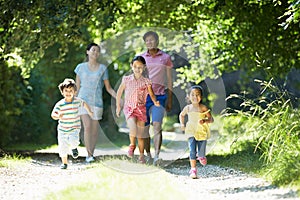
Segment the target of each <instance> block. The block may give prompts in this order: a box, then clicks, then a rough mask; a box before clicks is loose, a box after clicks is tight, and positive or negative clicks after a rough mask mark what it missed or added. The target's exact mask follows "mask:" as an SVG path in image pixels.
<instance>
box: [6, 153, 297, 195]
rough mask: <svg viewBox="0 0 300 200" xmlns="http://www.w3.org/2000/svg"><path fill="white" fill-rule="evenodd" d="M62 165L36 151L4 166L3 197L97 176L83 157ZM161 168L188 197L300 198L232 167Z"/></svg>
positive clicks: (41, 191) (36, 192)
mask: <svg viewBox="0 0 300 200" xmlns="http://www.w3.org/2000/svg"><path fill="white" fill-rule="evenodd" d="M97 159H98V160H99V159H100V157H98V158H97ZM59 165H60V160H59V158H58V156H57V155H56V154H36V155H33V156H32V160H31V161H30V162H28V163H25V164H24V165H20V166H11V167H9V168H4V167H1V168H0V185H1V187H0V199H1V200H2V199H3V200H7V199H9V200H14V199H16V200H21V199H26V200H27V199H31V200H35V199H37V200H40V199H42V198H43V197H44V196H45V195H46V194H47V193H49V192H52V191H58V190H61V189H63V188H65V187H67V186H68V185H71V184H74V183H76V182H80V180H83V178H84V179H87V177H92V176H93V174H92V173H91V170H90V169H89V168H87V166H88V165H87V164H84V158H83V157H81V158H80V159H78V160H73V161H72V164H70V167H69V168H68V170H61V169H59ZM161 170H165V171H167V172H169V173H170V176H172V177H173V180H174V182H176V183H177V185H179V186H180V187H181V189H184V190H185V191H187V199H200V198H201V199H202V198H203V199H204V198H205V199H209V200H211V199H218V200H220V199H230V200H235V199H255V200H260V199H270V200H273V199H274V200H276V199H288V200H296V199H299V198H297V196H296V193H295V192H294V191H292V190H290V189H281V188H276V187H274V186H272V185H270V184H269V183H268V182H266V181H264V180H262V179H260V178H255V177H252V176H249V175H247V174H244V173H242V172H239V171H236V170H233V169H229V168H221V167H218V166H214V165H207V166H206V167H198V171H199V175H200V178H199V179H190V178H189V177H188V176H187V174H188V170H189V166H188V161H187V160H186V159H183V160H177V161H175V162H172V163H171V164H169V165H166V166H164V167H161ZM188 194H189V195H188Z"/></svg>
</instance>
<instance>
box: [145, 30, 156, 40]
mask: <svg viewBox="0 0 300 200" xmlns="http://www.w3.org/2000/svg"><path fill="white" fill-rule="evenodd" d="M150 35H152V36H153V37H154V38H155V40H156V41H157V42H158V40H159V37H158V34H157V33H156V32H154V31H148V32H147V33H145V34H144V36H143V40H144V41H146V38H147V37H148V36H150Z"/></svg>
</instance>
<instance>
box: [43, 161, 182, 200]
mask: <svg viewBox="0 0 300 200" xmlns="http://www.w3.org/2000/svg"><path fill="white" fill-rule="evenodd" d="M105 165H107V166H105ZM108 166H111V167H108ZM113 168H115V169H113ZM121 168H122V169H128V168H130V169H135V170H136V172H138V173H137V174H132V173H126V170H125V171H123V172H122V170H116V169H121ZM88 170H90V174H91V176H90V177H86V179H85V180H83V181H82V182H80V183H75V184H74V185H73V186H69V187H67V188H66V189H63V190H61V191H58V192H55V193H51V194H49V195H48V196H47V197H46V198H45V199H46V200H53V199H60V200H64V199H66V200H69V199H74V200H76V199H105V200H110V199H122V200H123V199H124V200H126V199H130V200H131V199H139V200H142V199H157V198H158V195H159V199H175V200H176V199H184V198H185V194H184V193H183V191H180V188H179V186H178V185H176V183H174V182H173V181H172V177H171V175H170V174H168V173H167V172H165V171H163V170H158V168H154V167H151V166H147V165H140V164H135V163H130V162H128V161H122V160H107V161H104V164H100V163H96V164H93V168H91V169H88ZM143 172H146V173H143ZM147 172H148V173H147Z"/></svg>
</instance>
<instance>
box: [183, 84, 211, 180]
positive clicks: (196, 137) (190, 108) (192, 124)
mask: <svg viewBox="0 0 300 200" xmlns="http://www.w3.org/2000/svg"><path fill="white" fill-rule="evenodd" d="M202 95H203V89H202V88H201V87H200V86H198V85H195V86H192V87H191V88H190V89H189V94H188V100H189V102H190V104H188V105H186V106H185V107H184V108H183V110H182V111H181V113H180V114H179V121H180V125H181V129H182V130H183V131H185V134H186V135H187V136H188V145H189V150H190V165H191V170H190V177H191V178H197V168H196V164H197V162H196V160H199V162H200V164H201V165H203V166H205V165H206V164H207V159H206V156H205V154H206V143H207V139H208V138H209V137H210V130H209V125H208V123H212V122H213V121H214V119H213V117H212V115H211V113H210V110H209V109H208V108H207V107H206V106H205V105H204V104H202V103H201V100H202ZM186 115H187V116H188V121H187V123H186V126H185V116H186Z"/></svg>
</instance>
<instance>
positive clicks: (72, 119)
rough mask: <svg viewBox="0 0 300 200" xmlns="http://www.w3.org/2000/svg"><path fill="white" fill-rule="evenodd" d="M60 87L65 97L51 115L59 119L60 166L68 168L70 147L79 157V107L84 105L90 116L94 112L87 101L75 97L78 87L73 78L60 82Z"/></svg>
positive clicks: (56, 105)
mask: <svg viewBox="0 0 300 200" xmlns="http://www.w3.org/2000/svg"><path fill="white" fill-rule="evenodd" d="M58 88H59V90H60V92H61V94H62V96H63V97H64V98H63V99H61V100H60V101H58V102H57V103H56V104H55V106H54V108H53V110H52V113H51V117H52V118H53V119H54V120H58V126H57V133H58V134H57V140H58V148H59V156H60V157H61V161H62V165H61V166H60V168H61V169H67V167H68V152H69V149H72V157H73V158H74V159H76V158H77V157H78V149H77V147H78V145H79V132H80V129H81V122H80V116H79V115H78V109H79V108H80V107H82V106H83V107H84V108H85V109H86V110H87V111H88V114H89V115H90V116H93V112H92V111H91V109H90V107H89V105H88V104H87V103H85V102H84V101H83V100H82V99H80V98H78V97H75V94H76V92H77V87H76V83H75V81H74V80H73V79H68V78H67V79H65V80H64V82H62V83H60V84H59V86H58Z"/></svg>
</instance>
